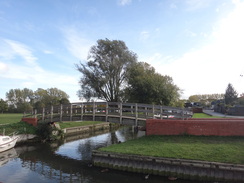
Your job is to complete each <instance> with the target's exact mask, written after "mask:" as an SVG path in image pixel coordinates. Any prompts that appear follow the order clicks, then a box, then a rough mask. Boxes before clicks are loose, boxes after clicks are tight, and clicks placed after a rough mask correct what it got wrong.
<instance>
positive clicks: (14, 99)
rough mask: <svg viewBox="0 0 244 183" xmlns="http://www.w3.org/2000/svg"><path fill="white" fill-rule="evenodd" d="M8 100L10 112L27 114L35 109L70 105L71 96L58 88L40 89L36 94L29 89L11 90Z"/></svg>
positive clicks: (7, 96) (7, 95)
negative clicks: (26, 112)
mask: <svg viewBox="0 0 244 183" xmlns="http://www.w3.org/2000/svg"><path fill="white" fill-rule="evenodd" d="M6 98H7V102H8V104H9V110H10V112H25V111H31V110H32V109H33V108H38V109H39V108H42V107H45V106H50V105H59V104H66V103H69V100H68V98H69V96H68V95H67V94H66V93H65V92H64V91H62V90H60V89H58V88H48V89H42V88H38V89H37V90H36V91H35V92H33V91H32V90H30V89H28V88H24V89H10V90H9V92H7V93H6Z"/></svg>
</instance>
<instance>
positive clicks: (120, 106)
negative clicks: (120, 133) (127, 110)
mask: <svg viewBox="0 0 244 183" xmlns="http://www.w3.org/2000/svg"><path fill="white" fill-rule="evenodd" d="M122 114H123V111H122V103H121V102H120V104H119V123H120V124H122Z"/></svg>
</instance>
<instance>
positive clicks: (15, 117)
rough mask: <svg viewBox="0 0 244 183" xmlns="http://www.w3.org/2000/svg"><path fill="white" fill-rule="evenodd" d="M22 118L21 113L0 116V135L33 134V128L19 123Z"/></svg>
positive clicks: (34, 129)
mask: <svg viewBox="0 0 244 183" xmlns="http://www.w3.org/2000/svg"><path fill="white" fill-rule="evenodd" d="M22 116H23V114H21V113H6V114H0V134H2V133H3V132H5V135H9V134H11V133H13V132H18V133H19V134H23V133H28V134H35V131H36V128H35V127H33V126H32V125H29V124H27V123H25V122H21V118H22Z"/></svg>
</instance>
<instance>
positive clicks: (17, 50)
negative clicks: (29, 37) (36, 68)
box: [5, 39, 37, 64]
mask: <svg viewBox="0 0 244 183" xmlns="http://www.w3.org/2000/svg"><path fill="white" fill-rule="evenodd" d="M5 42H6V43H7V44H8V45H9V46H10V47H11V48H12V51H13V53H14V54H16V55H19V56H21V57H22V58H23V59H24V60H25V61H26V62H27V63H29V64H36V63H35V61H36V60H37V58H36V57H34V56H33V54H32V52H31V49H30V48H29V47H27V46H26V45H24V44H22V43H19V42H17V41H13V40H7V39H5Z"/></svg>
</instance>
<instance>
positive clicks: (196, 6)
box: [186, 0, 212, 11]
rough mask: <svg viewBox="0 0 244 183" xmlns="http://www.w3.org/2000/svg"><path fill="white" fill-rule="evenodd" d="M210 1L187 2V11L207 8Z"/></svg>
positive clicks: (192, 0) (196, 0) (195, 0)
mask: <svg viewBox="0 0 244 183" xmlns="http://www.w3.org/2000/svg"><path fill="white" fill-rule="evenodd" d="M211 2H212V0H187V1H186V4H187V10H188V11H195V10H198V9H202V8H205V7H207V6H209V4H210V3H211Z"/></svg>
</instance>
